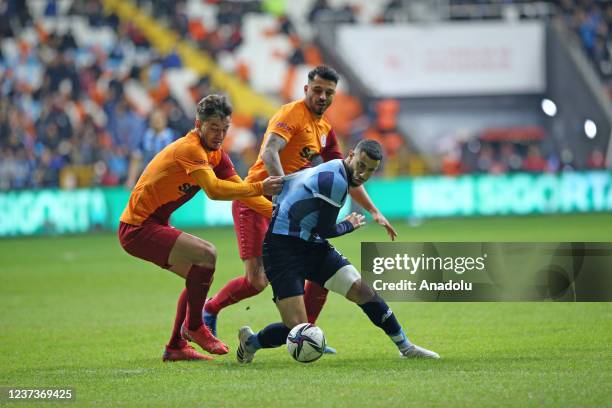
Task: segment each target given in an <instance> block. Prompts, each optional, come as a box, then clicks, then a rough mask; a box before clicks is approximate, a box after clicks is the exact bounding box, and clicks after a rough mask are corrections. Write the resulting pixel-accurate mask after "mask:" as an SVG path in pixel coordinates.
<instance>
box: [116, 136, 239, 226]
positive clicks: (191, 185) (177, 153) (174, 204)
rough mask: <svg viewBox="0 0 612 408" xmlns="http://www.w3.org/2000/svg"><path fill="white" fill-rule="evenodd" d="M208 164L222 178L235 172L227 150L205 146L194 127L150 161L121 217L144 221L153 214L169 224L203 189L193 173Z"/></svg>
mask: <svg viewBox="0 0 612 408" xmlns="http://www.w3.org/2000/svg"><path fill="white" fill-rule="evenodd" d="M205 168H212V170H213V171H214V172H215V175H216V176H217V178H219V179H228V178H230V177H232V176H234V175H236V170H235V169H234V166H233V164H232V162H231V160H230V158H229V156H228V155H227V154H226V153H225V152H223V151H222V150H216V151H208V150H206V149H205V148H204V147H203V146H202V144H201V143H200V137H199V136H198V134H197V132H195V131H191V132H189V133H188V134H187V135H186V136H184V137H182V138H180V139H178V140H176V141H175V142H173V143H171V144H169V145H168V146H166V147H165V148H164V149H162V151H161V152H159V153H158V154H157V155H156V156H155V157H154V158H153V160H151V162H150V163H149V164H148V165H147V167H146V168H145V170H144V172H143V173H142V175H141V176H140V178H139V179H138V182H137V183H136V186H135V187H134V190H133V191H132V194H131V195H130V200H129V202H128V204H127V206H126V208H125V210H124V211H123V214H122V215H121V218H120V220H121V221H122V222H124V223H126V224H131V225H141V224H142V223H143V222H144V221H145V220H147V219H149V218H152V219H154V220H155V221H157V222H160V223H163V224H167V223H168V219H169V218H170V215H171V214H172V213H173V212H174V211H175V210H176V209H177V208H179V207H180V206H181V205H183V204H185V203H186V202H187V201H189V200H190V199H191V198H192V197H193V196H194V195H195V194H196V193H197V192H198V191H199V190H200V186H199V185H198V184H197V182H196V181H195V179H194V178H193V177H191V176H190V174H191V173H193V172H194V171H196V170H200V169H205Z"/></svg>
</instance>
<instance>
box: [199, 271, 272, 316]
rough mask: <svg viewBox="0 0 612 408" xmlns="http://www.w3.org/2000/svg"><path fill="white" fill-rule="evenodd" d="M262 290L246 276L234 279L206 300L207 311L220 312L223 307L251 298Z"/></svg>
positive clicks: (211, 312)
mask: <svg viewBox="0 0 612 408" xmlns="http://www.w3.org/2000/svg"><path fill="white" fill-rule="evenodd" d="M259 292H261V291H260V290H259V289H257V288H255V287H254V286H253V285H251V282H249V280H248V279H247V277H246V276H240V277H239V278H236V279H232V280H231V281H229V282H227V284H226V285H225V286H224V287H223V288H222V289H221V290H220V291H219V292H218V293H217V294H216V295H215V296H213V297H212V299H210V300H209V301H208V302H206V308H205V310H206V313H210V314H215V315H216V314H218V313H219V312H220V311H221V309H223V308H226V307H227V306H229V305H233V304H234V303H238V302H240V301H241V300H242V299H246V298H250V297H251V296H255V295H256V294H258V293H259Z"/></svg>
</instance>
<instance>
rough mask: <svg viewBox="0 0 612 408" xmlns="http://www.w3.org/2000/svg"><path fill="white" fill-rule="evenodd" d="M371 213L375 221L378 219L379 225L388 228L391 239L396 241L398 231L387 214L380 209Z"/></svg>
mask: <svg viewBox="0 0 612 408" xmlns="http://www.w3.org/2000/svg"><path fill="white" fill-rule="evenodd" d="M370 215H371V216H372V218H373V219H374V221H376V222H377V223H378V224H379V225H382V226H383V227H385V229H386V230H387V235H389V238H391V241H395V238H396V237H397V232H395V228H393V226H392V225H391V223H390V222H389V221H387V219H386V218H385V216H384V215H382V213H381V212H380V211H375V212H373V213H370Z"/></svg>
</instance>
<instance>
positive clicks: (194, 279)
mask: <svg viewBox="0 0 612 408" xmlns="http://www.w3.org/2000/svg"><path fill="white" fill-rule="evenodd" d="M216 261H217V251H216V248H215V246H214V245H213V244H211V243H210V242H207V241H204V240H202V239H200V238H198V237H195V236H193V235H190V234H187V233H184V232H182V233H181V234H180V235H179V236H178V238H177V239H176V242H175V243H174V246H173V247H172V250H171V251H170V254H169V256H168V269H170V270H171V271H173V272H174V273H176V274H177V275H179V276H182V277H184V278H185V291H186V292H185V293H186V299H187V302H186V303H187V311H186V318H185V323H184V324H183V326H182V329H181V335H182V336H183V337H184V338H185V339H186V340H191V341H193V342H195V343H197V344H198V345H199V346H200V347H202V348H203V349H204V350H206V351H208V352H210V353H213V354H226V353H227V352H228V348H227V346H226V345H225V344H223V343H222V342H221V341H219V340H218V339H217V338H216V337H214V336H213V335H212V333H210V331H209V330H208V328H207V327H206V326H204V324H203V322H202V307H203V306H204V301H205V300H206V295H207V294H208V289H209V288H210V285H211V284H212V281H213V275H214V272H215V265H216ZM180 317H181V316H180V315H178V314H177V316H176V321H175V326H176V324H177V323H178V320H179V319H180Z"/></svg>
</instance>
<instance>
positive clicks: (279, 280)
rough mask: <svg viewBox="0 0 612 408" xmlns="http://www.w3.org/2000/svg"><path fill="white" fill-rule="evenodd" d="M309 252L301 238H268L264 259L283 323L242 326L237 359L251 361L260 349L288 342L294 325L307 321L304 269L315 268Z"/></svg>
mask: <svg viewBox="0 0 612 408" xmlns="http://www.w3.org/2000/svg"><path fill="white" fill-rule="evenodd" d="M308 252H309V250H308V245H306V243H305V242H304V241H302V240H300V239H299V238H293V237H280V238H279V237H277V238H272V239H268V238H266V244H265V245H264V254H263V262H264V266H265V271H266V276H267V278H268V279H269V280H270V284H271V285H272V292H273V293H274V299H275V302H276V306H277V308H278V310H279V312H280V315H281V319H282V322H279V323H273V324H269V325H268V326H266V327H265V328H263V329H262V330H261V331H259V333H254V332H253V331H252V330H251V328H250V327H248V326H244V327H242V328H241V329H240V330H239V332H238V339H239V341H240V346H239V347H238V350H237V353H236V357H237V359H238V362H240V363H250V362H251V361H252V360H253V357H254V355H255V353H256V352H257V350H259V349H262V348H274V347H278V346H281V345H283V344H285V342H286V340H287V335H288V334H289V332H290V331H291V328H292V327H294V326H296V325H298V324H300V323H305V322H307V321H308V318H307V317H306V307H305V306H304V297H303V295H304V275H305V273H306V272H305V271H306V270H308V269H309V268H311V267H312V265H311V261H310V259H311V257H309V256H308Z"/></svg>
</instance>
